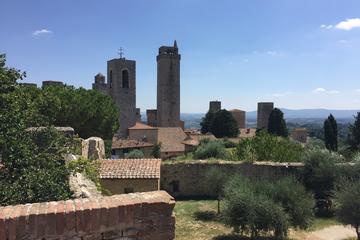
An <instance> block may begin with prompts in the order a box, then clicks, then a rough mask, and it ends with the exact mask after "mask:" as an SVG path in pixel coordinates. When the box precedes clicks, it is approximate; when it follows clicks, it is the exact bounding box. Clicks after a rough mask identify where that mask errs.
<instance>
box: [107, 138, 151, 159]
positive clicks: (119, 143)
mask: <svg viewBox="0 0 360 240" xmlns="http://www.w3.org/2000/svg"><path fill="white" fill-rule="evenodd" d="M153 147H154V144H152V143H149V142H144V141H141V140H136V139H120V138H118V137H114V138H113V140H112V145H111V155H112V156H113V158H125V157H126V154H127V153H129V152H131V151H132V150H135V149H137V150H140V151H142V152H143V153H144V156H145V157H150V156H151V153H152V150H153Z"/></svg>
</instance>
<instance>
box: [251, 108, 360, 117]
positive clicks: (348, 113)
mask: <svg viewBox="0 0 360 240" xmlns="http://www.w3.org/2000/svg"><path fill="white" fill-rule="evenodd" d="M281 111H283V113H284V117H285V118H326V117H328V116H329V115H330V114H332V115H334V117H335V118H353V116H354V115H356V114H357V112H360V110H331V109H298V110H292V109H286V108H281ZM256 115H257V112H256V111H251V112H247V117H248V118H256Z"/></svg>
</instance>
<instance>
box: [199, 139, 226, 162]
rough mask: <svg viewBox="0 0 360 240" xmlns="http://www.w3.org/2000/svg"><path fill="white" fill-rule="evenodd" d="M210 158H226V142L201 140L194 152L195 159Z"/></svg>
mask: <svg viewBox="0 0 360 240" xmlns="http://www.w3.org/2000/svg"><path fill="white" fill-rule="evenodd" d="M208 158H217V159H226V158H227V152H226V150H225V146H224V144H223V143H221V142H220V141H217V140H215V141H205V142H204V141H203V142H201V143H200V145H199V146H198V147H197V149H196V150H195V152H194V159H208Z"/></svg>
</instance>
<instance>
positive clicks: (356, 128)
mask: <svg viewBox="0 0 360 240" xmlns="http://www.w3.org/2000/svg"><path fill="white" fill-rule="evenodd" d="M354 118H355V122H354V124H350V125H349V132H350V133H349V136H348V143H349V145H350V146H351V148H352V149H354V150H355V149H358V148H359V146H360V112H358V113H357V115H356V116H354Z"/></svg>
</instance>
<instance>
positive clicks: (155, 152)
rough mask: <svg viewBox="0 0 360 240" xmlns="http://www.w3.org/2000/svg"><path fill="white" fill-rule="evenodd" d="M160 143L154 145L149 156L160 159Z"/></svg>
mask: <svg viewBox="0 0 360 240" xmlns="http://www.w3.org/2000/svg"><path fill="white" fill-rule="evenodd" d="M160 150H161V143H158V144H155V145H154V147H153V149H152V151H151V156H153V157H154V158H160V157H161V151H160Z"/></svg>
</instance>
